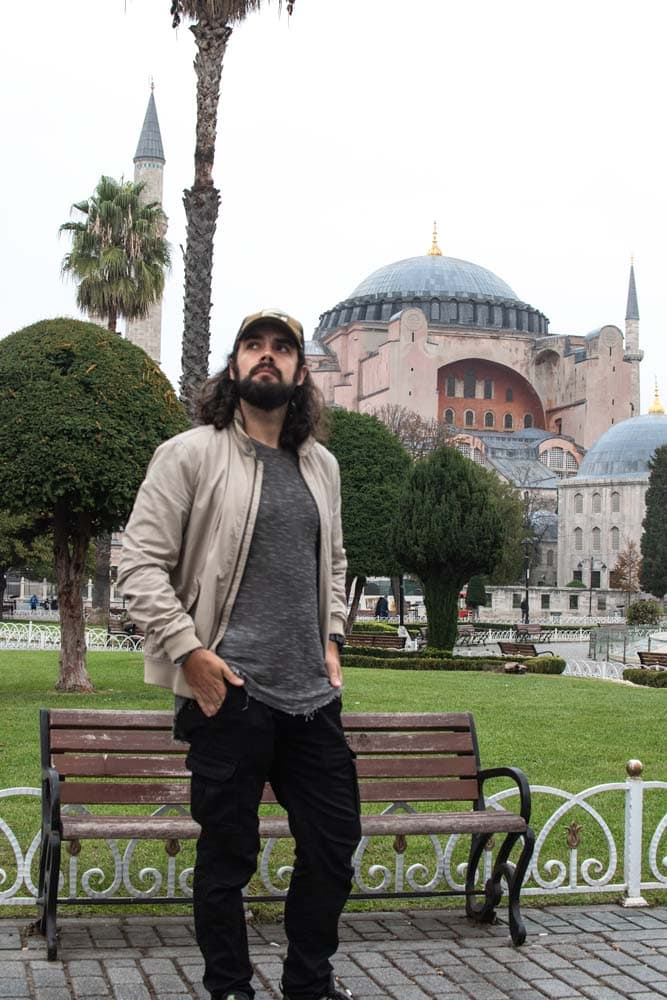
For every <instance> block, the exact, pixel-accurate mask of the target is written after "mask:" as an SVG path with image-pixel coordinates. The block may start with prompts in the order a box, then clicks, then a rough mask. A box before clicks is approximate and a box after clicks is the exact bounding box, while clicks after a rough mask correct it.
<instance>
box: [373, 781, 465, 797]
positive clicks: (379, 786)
mask: <svg viewBox="0 0 667 1000" xmlns="http://www.w3.org/2000/svg"><path fill="white" fill-rule="evenodd" d="M359 794H360V796H361V801H362V802H394V801H400V802H474V801H475V800H476V799H477V798H478V795H479V788H478V785H477V782H476V781H472V780H470V779H467V778H461V779H460V780H455V781H447V780H444V781H438V780H437V779H434V780H433V781H419V780H415V779H407V780H406V781H360V782H359Z"/></svg>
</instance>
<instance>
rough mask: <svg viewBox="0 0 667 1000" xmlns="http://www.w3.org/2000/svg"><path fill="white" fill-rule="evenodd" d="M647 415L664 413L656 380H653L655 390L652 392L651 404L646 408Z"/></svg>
mask: <svg viewBox="0 0 667 1000" xmlns="http://www.w3.org/2000/svg"><path fill="white" fill-rule="evenodd" d="M648 412H649V413H664V412H665V408H664V406H663V405H662V403H661V402H660V396H659V395H658V379H657V377H656V380H655V389H654V390H653V402H652V403H651V405H650V406H649V408H648Z"/></svg>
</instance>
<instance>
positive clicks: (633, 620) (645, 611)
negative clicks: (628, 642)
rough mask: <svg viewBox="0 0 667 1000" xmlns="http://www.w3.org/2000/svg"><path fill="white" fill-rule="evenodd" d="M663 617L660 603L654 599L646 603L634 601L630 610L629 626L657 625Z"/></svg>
mask: <svg viewBox="0 0 667 1000" xmlns="http://www.w3.org/2000/svg"><path fill="white" fill-rule="evenodd" d="M661 617H662V608H661V606H660V602H659V601H656V600H654V599H653V598H652V597H651V598H649V599H648V600H645V601H634V602H633V603H632V604H631V605H630V607H629V608H628V614H627V620H628V625H657V624H658V622H659V621H660V619H661Z"/></svg>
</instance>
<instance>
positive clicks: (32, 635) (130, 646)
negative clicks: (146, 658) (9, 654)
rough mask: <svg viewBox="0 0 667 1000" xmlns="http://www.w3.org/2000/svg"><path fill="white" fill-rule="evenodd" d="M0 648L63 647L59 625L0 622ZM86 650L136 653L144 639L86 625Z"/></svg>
mask: <svg viewBox="0 0 667 1000" xmlns="http://www.w3.org/2000/svg"><path fill="white" fill-rule="evenodd" d="M0 649H60V626H59V625H49V624H46V623H40V624H38V623H37V622H34V621H29V622H25V623H24V622H0ZM86 649H89V650H95V651H103V652H125V653H127V652H133V651H134V650H136V649H141V638H136V637H134V636H131V635H109V634H108V633H107V631H106V629H103V628H87V629H86Z"/></svg>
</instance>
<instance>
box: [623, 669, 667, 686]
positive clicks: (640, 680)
mask: <svg viewBox="0 0 667 1000" xmlns="http://www.w3.org/2000/svg"><path fill="white" fill-rule="evenodd" d="M623 680H624V681H630V683H631V684H640V685H641V686H642V687H653V688H664V687H667V670H646V669H645V668H644V669H641V668H639V667H626V669H625V670H624V671H623Z"/></svg>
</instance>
